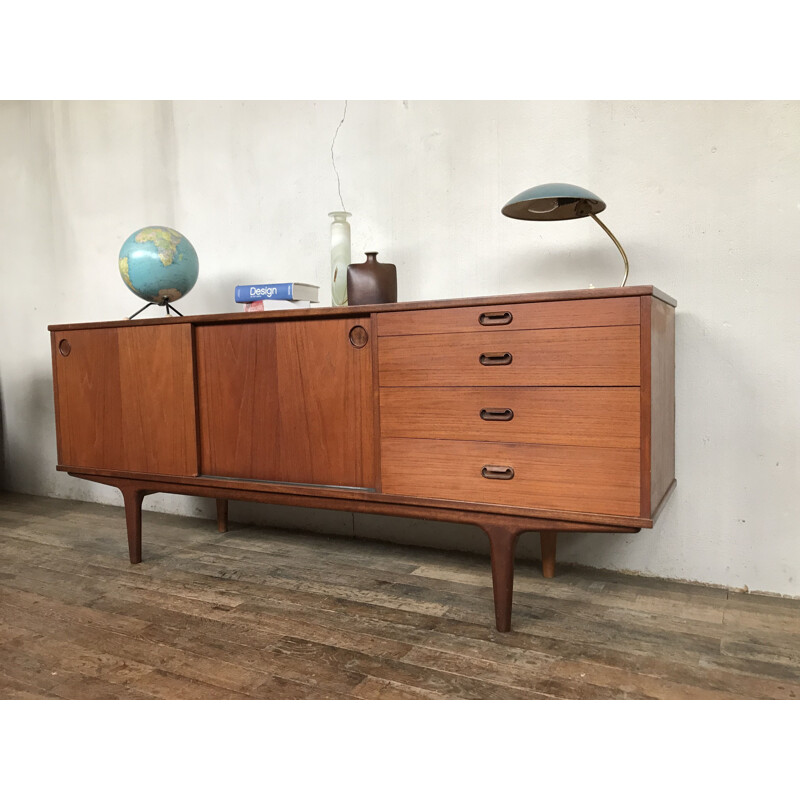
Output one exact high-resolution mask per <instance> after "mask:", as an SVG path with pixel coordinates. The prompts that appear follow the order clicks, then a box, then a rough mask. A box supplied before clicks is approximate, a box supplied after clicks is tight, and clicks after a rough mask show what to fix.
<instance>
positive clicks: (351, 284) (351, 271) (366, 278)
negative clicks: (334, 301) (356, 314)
mask: <svg viewBox="0 0 800 800" xmlns="http://www.w3.org/2000/svg"><path fill="white" fill-rule="evenodd" d="M364 255H365V256H366V257H367V260H366V261H365V262H364V263H363V264H350V266H349V267H348V268H347V304H348V305H351V306H367V305H372V304H373V303H396V302H397V267H396V266H395V265H394V264H381V263H379V262H378V254H377V252H371V253H364Z"/></svg>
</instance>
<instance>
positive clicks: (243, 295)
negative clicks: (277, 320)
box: [235, 283, 319, 311]
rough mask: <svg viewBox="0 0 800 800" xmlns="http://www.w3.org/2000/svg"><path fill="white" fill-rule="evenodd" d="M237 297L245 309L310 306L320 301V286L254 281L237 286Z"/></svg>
mask: <svg viewBox="0 0 800 800" xmlns="http://www.w3.org/2000/svg"><path fill="white" fill-rule="evenodd" d="M235 299H236V302H237V303H242V304H243V305H244V310H245V311H272V310H274V309H277V308H309V307H310V306H311V304H312V303H318V302H319V286H315V285H314V284H312V283H253V284H247V285H243V286H237V287H236V293H235Z"/></svg>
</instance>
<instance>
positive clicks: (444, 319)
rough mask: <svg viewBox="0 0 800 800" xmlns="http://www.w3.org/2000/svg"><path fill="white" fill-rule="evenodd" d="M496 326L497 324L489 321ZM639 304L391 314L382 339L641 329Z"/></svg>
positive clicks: (565, 303) (383, 318) (383, 317)
mask: <svg viewBox="0 0 800 800" xmlns="http://www.w3.org/2000/svg"><path fill="white" fill-rule="evenodd" d="M485 314H495V315H497V314H505V315H507V317H506V319H509V318H510V320H509V321H508V322H507V323H504V324H494V325H493V324H488V325H487V324H481V321H480V320H481V316H482V315H485ZM485 322H486V323H492V322H493V320H485ZM638 324H639V300H638V298H635V297H624V298H618V299H609V300H597V299H595V300H560V301H554V302H549V303H527V304H521V305H519V304H514V303H508V304H505V305H485V306H484V305H475V306H472V307H470V308H449V309H440V310H437V311H436V313H433V314H432V313H430V312H429V311H428V310H424V311H387V312H386V313H383V314H380V315H378V335H379V336H403V335H413V334H426V333H427V334H433V333H462V332H463V333H469V332H471V333H480V332H486V331H498V332H499V331H514V330H531V329H534V330H535V329H542V328H572V327H576V328H586V327H593V326H604V325H638Z"/></svg>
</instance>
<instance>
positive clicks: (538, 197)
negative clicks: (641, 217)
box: [502, 183, 628, 286]
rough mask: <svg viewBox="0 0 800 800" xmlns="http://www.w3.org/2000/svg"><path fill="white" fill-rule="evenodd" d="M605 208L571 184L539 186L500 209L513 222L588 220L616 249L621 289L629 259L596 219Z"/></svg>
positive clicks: (580, 188)
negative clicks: (621, 266) (620, 263)
mask: <svg viewBox="0 0 800 800" xmlns="http://www.w3.org/2000/svg"><path fill="white" fill-rule="evenodd" d="M605 207H606V204H605V203H604V202H603V201H602V200H601V199H600V198H599V197H598V196H597V195H596V194H594V193H593V192H590V191H589V190H588V189H584V188H583V187H582V186H575V185H574V184H571V183H542V184H540V185H539V186H533V187H531V188H530V189H526V190H525V191H524V192H520V193H519V194H518V195H516V196H515V197H512V198H511V199H510V200H509V201H508V202H507V203H506V204H505V205H504V206H503V209H502V212H503V215H504V216H506V217H511V218H512V219H527V220H540V221H545V222H551V221H554V220H559V219H580V218H581V217H591V218H592V219H593V220H594V221H595V222H596V223H597V224H598V225H599V226H600V227H601V228H602V229H603V230H604V231H605V232H606V233H607V234H608V235H609V237H610V238H611V241H612V242H614V244H615V245H616V246H617V249H618V250H619V252H620V255H621V256H622V260H623V262H624V264H625V276H624V277H623V279H622V284H621V285H622V286H624V285H625V283H626V281H627V280H628V257H627V256H626V255H625V251H624V250H623V249H622V245H621V244H620V243H619V242H618V241H617V239H616V237H615V236H614V234H613V233H611V231H610V230H609V229H608V228H607V227H606V226H605V225H604V224H603V223H602V222H600V220H599V219H598V218H597V216H596V215H597V214H599V213H600V212H601V211H603V209H605Z"/></svg>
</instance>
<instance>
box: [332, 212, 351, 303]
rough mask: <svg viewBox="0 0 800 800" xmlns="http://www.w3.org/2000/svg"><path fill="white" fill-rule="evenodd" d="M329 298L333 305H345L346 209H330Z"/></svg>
mask: <svg viewBox="0 0 800 800" xmlns="http://www.w3.org/2000/svg"><path fill="white" fill-rule="evenodd" d="M328 216H329V217H330V218H331V299H332V302H333V305H335V306H346V305H347V265H348V264H349V263H350V223H349V222H348V221H347V218H348V217H350V216H352V215H351V214H350V213H349V212H348V211H331V213H330V214H328Z"/></svg>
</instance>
